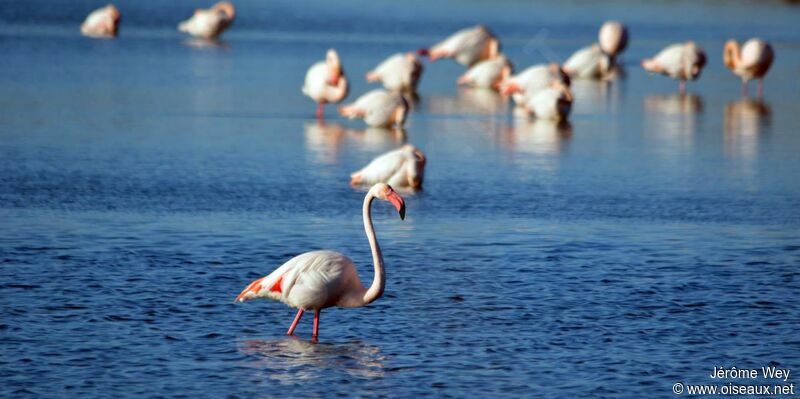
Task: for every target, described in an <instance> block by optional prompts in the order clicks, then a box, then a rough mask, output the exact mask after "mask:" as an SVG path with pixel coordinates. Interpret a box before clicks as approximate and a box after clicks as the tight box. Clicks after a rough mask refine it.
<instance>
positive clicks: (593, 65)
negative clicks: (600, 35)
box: [563, 43, 614, 79]
mask: <svg viewBox="0 0 800 399" xmlns="http://www.w3.org/2000/svg"><path fill="white" fill-rule="evenodd" d="M613 67H614V61H613V59H612V58H611V56H609V55H608V54H606V53H604V52H603V50H602V49H601V48H600V45H599V44H597V43H595V44H592V45H590V46H586V47H584V48H582V49H580V50H578V51H576V52H574V53H573V54H572V55H571V56H570V57H569V58H567V60H566V61H564V66H563V69H564V72H566V73H567V75H569V77H571V78H577V79H605V78H607V77H609V76H610V74H611V72H612V70H613Z"/></svg>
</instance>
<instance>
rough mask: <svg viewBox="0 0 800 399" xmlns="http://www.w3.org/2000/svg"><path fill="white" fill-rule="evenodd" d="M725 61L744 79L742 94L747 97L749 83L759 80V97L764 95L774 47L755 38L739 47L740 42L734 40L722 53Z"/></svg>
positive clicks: (726, 45)
mask: <svg viewBox="0 0 800 399" xmlns="http://www.w3.org/2000/svg"><path fill="white" fill-rule="evenodd" d="M722 58H723V61H725V66H727V67H728V68H729V69H730V70H731V71H733V73H735V74H736V75H739V77H741V78H742V94H743V95H745V96H747V83H748V82H749V81H750V80H752V79H758V96H759V97H761V95H762V94H763V81H764V76H765V75H766V74H767V72H768V71H769V67H771V66H772V60H773V59H775V52H773V51H772V46H771V45H770V44H769V43H767V42H765V41H763V40H761V39H758V38H753V39H750V40H748V41H746V42H745V43H744V46H741V47H739V42H737V41H736V40H734V39H731V40H728V42H727V43H725V50H724V52H723V53H722Z"/></svg>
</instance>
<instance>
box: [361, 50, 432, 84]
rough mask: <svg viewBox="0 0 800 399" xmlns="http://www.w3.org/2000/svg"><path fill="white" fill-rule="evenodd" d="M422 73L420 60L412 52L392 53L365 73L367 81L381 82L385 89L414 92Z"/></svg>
mask: <svg viewBox="0 0 800 399" xmlns="http://www.w3.org/2000/svg"><path fill="white" fill-rule="evenodd" d="M421 75H422V62H420V60H419V58H417V56H416V55H415V54H414V53H405V54H401V53H398V54H394V55H392V56H391V57H389V58H387V59H386V60H384V61H383V62H381V63H380V64H379V65H378V66H377V67H375V69H373V70H372V71H370V72H368V73H367V81H368V82H381V83H383V87H385V88H386V90H391V91H399V92H404V93H414V92H416V91H417V84H418V83H419V78H420V76H421Z"/></svg>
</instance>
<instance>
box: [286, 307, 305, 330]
mask: <svg viewBox="0 0 800 399" xmlns="http://www.w3.org/2000/svg"><path fill="white" fill-rule="evenodd" d="M303 312H304V310H303V309H298V310H297V316H295V317H294V321H293V322H292V325H291V326H289V331H287V332H286V335H292V334H294V329H295V328H297V323H299V322H300V318H301V317H303Z"/></svg>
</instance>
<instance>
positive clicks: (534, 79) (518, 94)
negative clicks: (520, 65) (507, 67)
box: [500, 63, 570, 105]
mask: <svg viewBox="0 0 800 399" xmlns="http://www.w3.org/2000/svg"><path fill="white" fill-rule="evenodd" d="M556 81H558V82H561V83H562V84H564V85H565V86H567V87H569V85H570V79H569V75H567V74H566V72H564V70H563V69H562V68H561V65H559V64H557V63H551V64H549V65H545V64H537V65H533V66H530V67H528V68H526V69H525V70H523V71H522V72H520V73H518V74H516V75H514V76H511V77H510V78H508V79H506V80H504V81H503V82H501V83H500V91H501V92H502V93H503V94H505V95H509V94H510V95H511V96H512V98H513V99H514V102H516V103H517V104H518V105H520V104H522V103H523V102H524V101H525V98H526V97H529V96H532V95H534V94H536V92H538V91H539V90H542V89H545V88H547V87H550V85H551V84H552V83H553V82H556Z"/></svg>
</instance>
